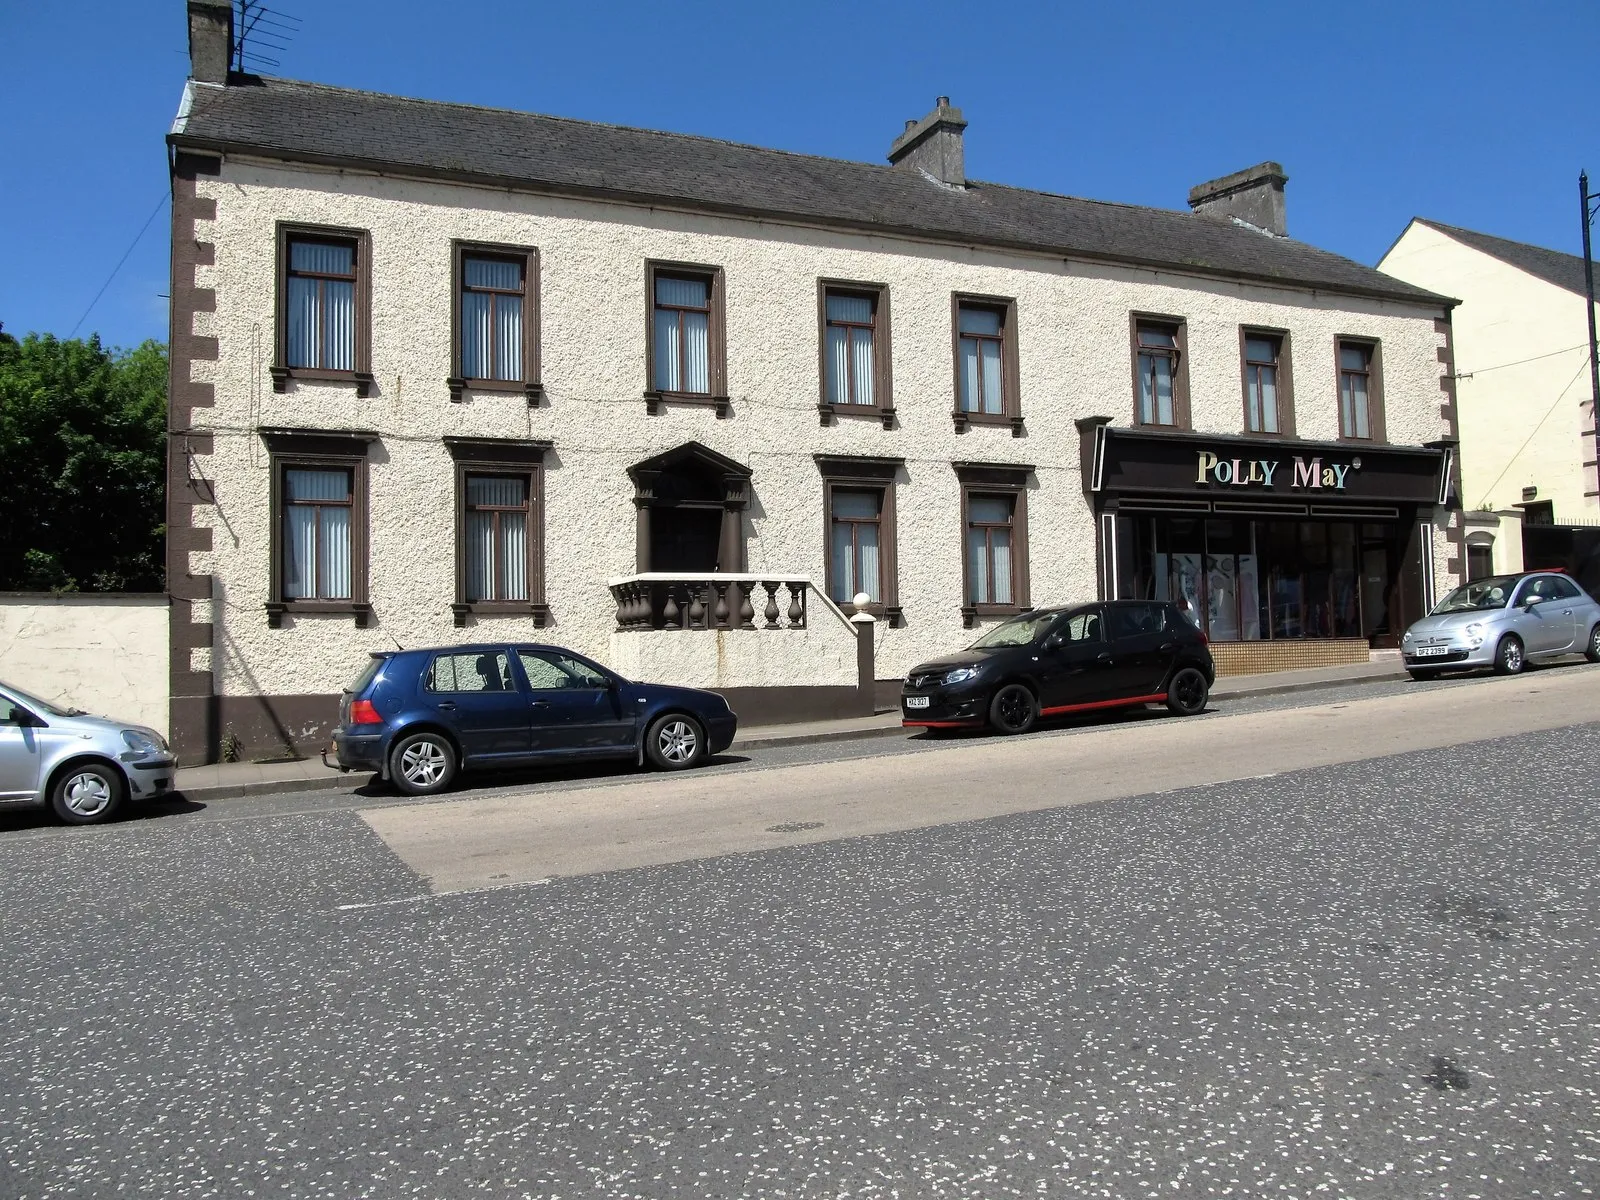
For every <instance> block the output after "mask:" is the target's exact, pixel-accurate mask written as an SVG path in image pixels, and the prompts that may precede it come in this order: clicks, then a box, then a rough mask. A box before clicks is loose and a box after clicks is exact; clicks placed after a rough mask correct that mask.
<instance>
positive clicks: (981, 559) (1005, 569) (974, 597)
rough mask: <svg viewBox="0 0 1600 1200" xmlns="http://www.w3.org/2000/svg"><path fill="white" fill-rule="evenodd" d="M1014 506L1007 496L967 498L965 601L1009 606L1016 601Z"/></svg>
mask: <svg viewBox="0 0 1600 1200" xmlns="http://www.w3.org/2000/svg"><path fill="white" fill-rule="evenodd" d="M1014 516H1015V509H1014V507H1013V502H1012V497H1010V496H984V495H976V494H974V495H971V496H969V497H968V498H967V603H968V604H970V605H977V606H981V605H993V604H997V605H1010V604H1014V603H1015V602H1016V601H1015V600H1014V599H1013V597H1014V596H1015V595H1016V587H1015V580H1016V575H1015V571H1016V554H1015V551H1016V539H1015V537H1014V535H1013V528H1012V525H1013V518H1014Z"/></svg>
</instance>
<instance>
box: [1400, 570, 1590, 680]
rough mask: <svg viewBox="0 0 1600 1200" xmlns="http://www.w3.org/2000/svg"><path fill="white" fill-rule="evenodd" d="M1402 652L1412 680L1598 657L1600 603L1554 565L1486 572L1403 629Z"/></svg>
mask: <svg viewBox="0 0 1600 1200" xmlns="http://www.w3.org/2000/svg"><path fill="white" fill-rule="evenodd" d="M1400 653H1401V654H1402V655H1403V656H1404V658H1405V662H1406V670H1408V671H1410V672H1411V678H1413V679H1431V678H1433V677H1434V676H1436V675H1439V674H1441V673H1442V672H1444V671H1455V670H1468V669H1471V668H1474V667H1493V668H1494V669H1495V670H1496V671H1497V672H1499V673H1500V674H1501V675H1515V674H1516V673H1517V672H1518V671H1520V670H1522V668H1523V667H1525V666H1526V665H1527V664H1528V663H1530V662H1536V661H1538V660H1539V659H1543V658H1555V657H1557V656H1558V655H1562V654H1582V655H1585V656H1587V658H1588V659H1589V661H1590V662H1600V604H1596V603H1595V602H1594V601H1593V600H1592V599H1590V597H1589V593H1587V592H1585V591H1584V590H1583V589H1582V588H1581V587H1579V586H1578V585H1577V584H1576V583H1574V582H1573V581H1572V579H1571V578H1570V577H1568V576H1566V575H1563V574H1561V573H1560V572H1557V571H1530V572H1528V573H1526V574H1523V575H1491V576H1489V577H1488V578H1485V579H1475V580H1473V581H1472V582H1471V583H1469V584H1467V585H1466V586H1465V587H1458V588H1457V589H1456V590H1455V591H1453V592H1451V593H1450V594H1449V595H1448V596H1446V597H1445V598H1444V599H1443V600H1441V601H1440V602H1439V603H1438V605H1437V606H1435V608H1434V610H1433V611H1432V612H1431V613H1429V614H1428V615H1427V616H1425V617H1423V618H1422V620H1420V621H1418V622H1417V623H1416V624H1415V625H1413V626H1412V627H1411V628H1410V629H1408V630H1406V635H1405V637H1404V638H1402V639H1401V641H1400Z"/></svg>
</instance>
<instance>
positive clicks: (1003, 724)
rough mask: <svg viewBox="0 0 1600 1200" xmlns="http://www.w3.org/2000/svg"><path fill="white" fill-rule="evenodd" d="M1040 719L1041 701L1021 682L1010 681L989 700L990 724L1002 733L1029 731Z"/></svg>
mask: <svg viewBox="0 0 1600 1200" xmlns="http://www.w3.org/2000/svg"><path fill="white" fill-rule="evenodd" d="M1038 719H1039V702H1038V701H1037V700H1035V699H1034V698H1033V693H1032V692H1030V691H1029V690H1028V689H1027V688H1025V687H1023V686H1022V685H1021V684H1020V683H1008V684H1006V686H1005V687H1003V688H1001V689H1000V690H999V691H998V692H996V693H995V694H994V699H993V700H991V701H989V724H990V725H992V726H993V727H994V728H995V729H996V730H997V731H998V732H1000V733H1006V734H1011V733H1027V732H1028V730H1030V729H1032V728H1033V723H1034V722H1035V721H1037V720H1038Z"/></svg>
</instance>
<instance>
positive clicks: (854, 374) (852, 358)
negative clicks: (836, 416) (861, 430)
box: [823, 288, 878, 405]
mask: <svg viewBox="0 0 1600 1200" xmlns="http://www.w3.org/2000/svg"><path fill="white" fill-rule="evenodd" d="M823 326H824V327H823V360H824V362H825V364H826V370H825V378H826V380H827V402H828V403H829V404H840V405H843V404H861V405H876V404H877V403H878V396H877V334H878V301H877V297H876V296H874V295H863V294H860V293H854V292H843V291H837V290H834V289H832V288H830V289H828V291H827V292H826V293H825V294H824V296H823Z"/></svg>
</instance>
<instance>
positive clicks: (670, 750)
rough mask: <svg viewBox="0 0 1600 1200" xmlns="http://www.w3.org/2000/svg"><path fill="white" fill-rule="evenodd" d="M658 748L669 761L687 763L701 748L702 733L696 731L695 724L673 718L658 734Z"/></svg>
mask: <svg viewBox="0 0 1600 1200" xmlns="http://www.w3.org/2000/svg"><path fill="white" fill-rule="evenodd" d="M656 748H657V749H658V750H660V751H661V757H662V758H664V759H666V760H667V761H668V762H671V763H679V764H682V763H686V762H689V761H690V760H691V759H693V758H694V756H695V751H696V750H698V749H699V748H700V735H699V734H698V733H696V732H695V728H694V726H693V725H690V724H689V722H687V721H685V720H683V719H682V718H678V719H676V720H671V721H668V722H666V723H665V724H664V725H662V726H661V731H660V732H659V733H657V734H656Z"/></svg>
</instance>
